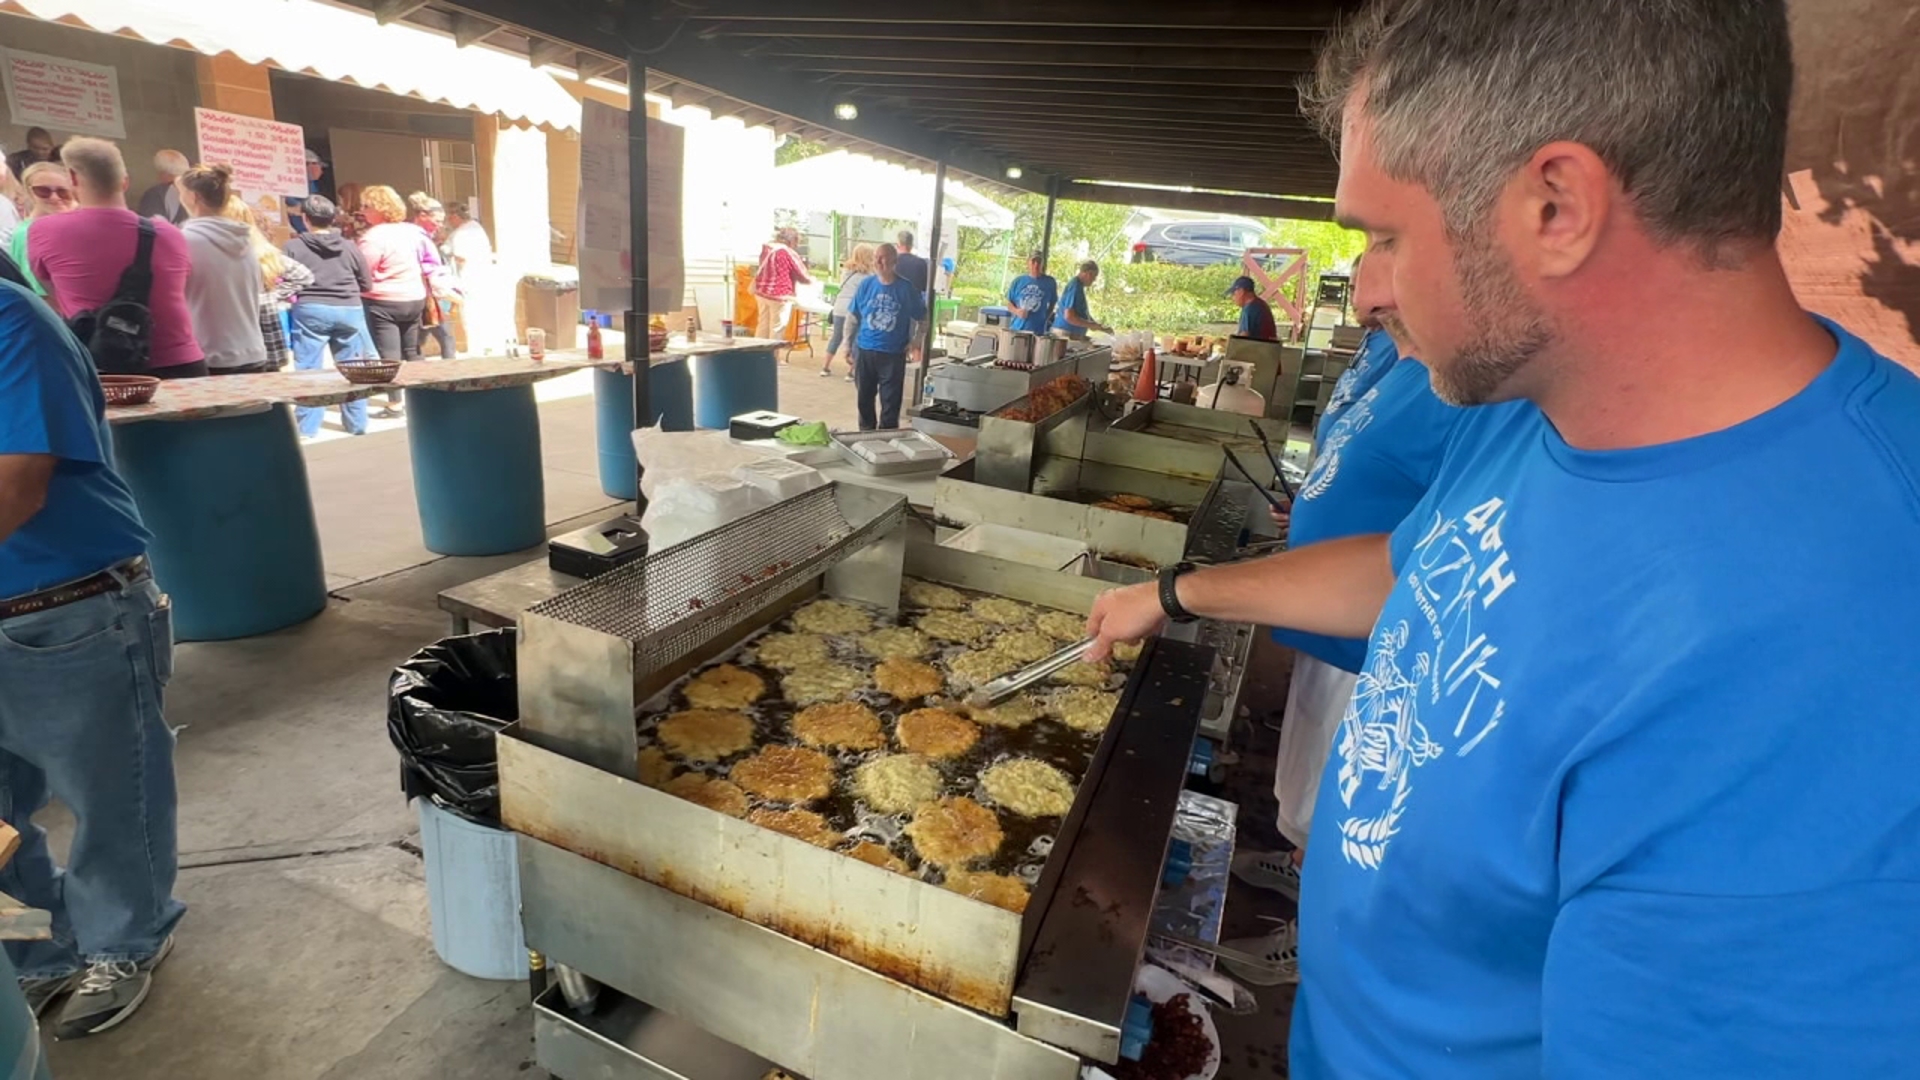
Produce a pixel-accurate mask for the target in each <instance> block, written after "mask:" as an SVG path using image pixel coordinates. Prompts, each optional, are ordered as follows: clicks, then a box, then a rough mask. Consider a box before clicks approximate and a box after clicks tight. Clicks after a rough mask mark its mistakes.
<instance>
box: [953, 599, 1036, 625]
mask: <svg viewBox="0 0 1920 1080" xmlns="http://www.w3.org/2000/svg"><path fill="white" fill-rule="evenodd" d="M967 610H968V611H970V612H972V613H973V614H974V615H975V616H976V617H978V618H981V619H985V620H986V621H987V622H990V623H999V624H1000V625H1002V626H1019V625H1021V624H1022V623H1025V622H1026V621H1027V620H1029V619H1031V618H1033V609H1032V608H1030V607H1028V606H1027V605H1025V604H1022V603H1020V602H1019V601H1018V600H1009V599H1007V598H1006V597H1004V596H983V597H981V598H980V599H978V600H975V601H974V602H973V606H972V607H970V608H968V609H967Z"/></svg>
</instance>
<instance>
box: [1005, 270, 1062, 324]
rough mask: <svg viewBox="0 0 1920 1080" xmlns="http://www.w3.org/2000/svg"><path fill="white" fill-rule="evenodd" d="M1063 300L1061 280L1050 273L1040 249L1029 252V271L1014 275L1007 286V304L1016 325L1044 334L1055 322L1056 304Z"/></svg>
mask: <svg viewBox="0 0 1920 1080" xmlns="http://www.w3.org/2000/svg"><path fill="white" fill-rule="evenodd" d="M1059 302H1060V283H1059V282H1057V281H1055V280H1053V277H1052V275H1050V274H1048V273H1047V268H1046V265H1045V262H1044V261H1043V260H1042V259H1041V258H1040V253H1039V252H1037V251H1036V252H1034V253H1033V254H1031V255H1028V256H1027V272H1026V273H1024V274H1021V275H1020V276H1019V277H1017V278H1014V279H1013V284H1012V285H1011V286H1009V287H1008V289H1007V308H1008V310H1010V311H1012V312H1013V328H1014V329H1015V330H1024V331H1026V332H1027V333H1029V334H1044V333H1046V332H1047V328H1048V327H1050V326H1052V325H1053V306H1054V305H1055V304H1057V303H1059Z"/></svg>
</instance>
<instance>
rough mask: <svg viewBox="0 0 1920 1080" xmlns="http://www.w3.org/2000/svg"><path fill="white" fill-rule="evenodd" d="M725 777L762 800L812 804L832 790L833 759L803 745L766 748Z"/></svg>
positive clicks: (741, 763) (738, 765) (736, 766)
mask: <svg viewBox="0 0 1920 1080" xmlns="http://www.w3.org/2000/svg"><path fill="white" fill-rule="evenodd" d="M729 775H730V776H731V777H732V779H733V782H734V783H736V784H739V785H740V786H741V787H743V788H745V789H747V791H749V792H751V793H752V794H755V795H758V796H760V797H761V798H763V799H777V800H779V801H781V802H812V801H813V800H815V799H824V798H826V796H827V792H829V791H832V790H833V759H832V758H830V757H828V756H827V755H825V754H823V753H821V752H820V751H818V750H809V749H807V748H806V747H804V746H769V747H766V748H764V749H762V750H761V751H760V752H759V753H757V754H755V755H753V756H752V757H750V758H748V759H747V760H745V761H742V762H740V763H739V764H737V765H735V766H734V767H733V771H732V772H731V773H730V774H729ZM769 827H771V826H769Z"/></svg>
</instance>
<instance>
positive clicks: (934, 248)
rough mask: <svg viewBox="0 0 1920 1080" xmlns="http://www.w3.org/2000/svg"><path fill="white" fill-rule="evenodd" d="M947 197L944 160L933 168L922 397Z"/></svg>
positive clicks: (916, 404) (929, 358)
mask: <svg viewBox="0 0 1920 1080" xmlns="http://www.w3.org/2000/svg"><path fill="white" fill-rule="evenodd" d="M946 197H947V162H946V159H945V158H942V159H940V160H939V161H938V162H935V163H934V166H933V236H932V237H931V238H930V239H928V241H927V254H929V255H931V256H933V257H932V258H930V259H928V260H927V333H926V336H925V337H923V338H922V339H921V341H920V383H919V385H920V392H921V394H922V395H924V394H925V392H926V385H927V367H928V365H930V364H932V363H933V335H934V323H935V322H937V321H938V320H936V319H935V318H934V317H933V302H934V297H935V296H937V295H938V292H937V290H936V288H935V286H936V285H938V284H939V281H940V211H941V209H942V206H943V204H944V203H945V202H946ZM954 250H955V251H956V252H957V251H958V250H959V249H958V248H957V247H956V248H955V249H954ZM913 407H914V408H916V409H917V408H919V407H920V401H919V399H918V398H915V400H914V402H913Z"/></svg>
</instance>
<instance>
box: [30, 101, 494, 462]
mask: <svg viewBox="0 0 1920 1080" xmlns="http://www.w3.org/2000/svg"><path fill="white" fill-rule="evenodd" d="M6 164H7V168H6V169H5V170H3V171H0V251H4V252H5V253H6V258H7V262H8V264H9V265H8V266H6V267H5V271H6V273H7V274H8V276H9V277H10V278H11V279H12V280H15V281H16V282H18V283H20V284H23V285H24V286H25V287H27V288H28V289H30V290H32V291H33V292H35V293H37V294H39V295H40V296H42V297H44V298H45V299H46V300H47V302H48V303H49V304H50V305H52V307H53V308H54V310H55V311H56V312H58V313H59V315H60V316H61V317H63V318H64V319H65V320H67V321H68V322H69V324H71V325H73V326H74V327H76V329H80V330H83V331H85V332H83V333H82V334H81V337H82V343H83V344H84V345H88V346H89V347H90V351H92V352H93V354H94V355H95V358H96V361H97V362H100V363H105V361H104V360H102V357H105V356H108V355H112V356H113V357H114V360H113V363H112V364H111V365H108V366H103V367H102V368H101V370H103V371H107V370H108V367H109V366H110V367H112V368H113V370H114V371H116V372H117V373H122V374H133V373H139V374H149V375H153V376H157V377H159V378H164V379H181V378H195V377H200V376H207V375H237V374H247V373H255V372H262V371H277V370H281V369H283V368H285V367H286V366H287V365H288V363H289V362H291V363H292V365H293V366H294V367H295V368H296V369H299V370H313V369H318V368H321V367H323V366H325V364H326V362H327V357H328V355H329V354H331V356H332V358H333V360H334V361H335V362H339V361H346V360H353V359H360V358H372V357H379V358H381V359H387V360H417V359H419V358H420V357H421V356H422V351H421V345H422V339H423V337H431V338H432V339H433V341H434V342H435V344H436V347H437V351H438V354H439V356H440V357H442V358H445V359H453V358H455V357H456V356H457V355H458V354H457V350H456V339H455V334H454V329H453V327H454V323H455V320H456V319H457V318H458V316H459V313H460V303H461V300H462V297H463V294H464V282H465V280H466V279H467V278H470V277H473V276H477V275H479V274H481V273H482V272H483V267H485V266H488V265H491V263H492V261H493V252H492V245H491V242H490V241H489V239H488V237H487V235H486V232H485V229H484V228H483V227H482V226H481V225H480V224H479V223H478V222H477V221H474V220H473V219H472V217H471V216H470V215H469V213H468V211H467V208H466V207H465V206H464V205H462V204H458V203H456V204H454V205H452V206H443V205H442V204H441V203H440V202H439V200H437V199H435V198H433V197H432V196H431V195H428V194H427V193H425V192H421V191H416V192H414V193H413V194H411V195H410V196H408V197H406V198H405V199H402V198H401V196H400V194H399V193H398V192H397V191H395V190H394V189H393V188H392V187H389V186H386V185H382V184H374V185H360V184H351V183H349V184H341V185H340V186H339V188H338V190H337V195H338V200H337V201H336V200H335V199H330V198H328V197H327V196H325V195H323V194H320V193H319V188H320V183H319V181H320V179H321V177H322V176H323V175H324V172H325V169H326V164H325V162H324V161H322V160H321V159H320V157H319V155H317V154H315V153H313V152H312V151H308V153H307V169H308V177H309V180H310V187H311V188H312V193H311V194H309V195H307V196H306V197H304V198H300V197H291V198H288V199H286V201H285V210H286V218H287V224H288V226H289V227H290V229H291V232H292V235H291V236H290V237H289V238H288V239H287V240H286V242H285V243H284V244H278V245H276V244H275V243H273V242H272V241H271V240H269V239H268V233H269V231H270V230H271V229H272V227H273V225H274V224H275V222H272V221H269V220H267V218H266V217H263V215H262V214H261V213H260V212H259V211H258V210H256V209H255V208H254V207H253V206H252V205H250V204H249V203H248V202H247V201H246V199H245V198H243V197H242V195H241V194H240V192H239V191H238V190H237V189H236V187H235V185H234V180H233V171H232V169H231V168H229V167H228V166H225V165H222V164H218V163H203V164H199V165H194V164H192V163H191V162H190V161H189V160H188V159H187V157H186V155H184V154H182V153H180V152H179V151H177V150H162V151H160V152H159V153H157V154H155V155H154V157H153V169H154V180H153V182H152V183H151V184H150V185H149V186H147V187H145V188H144V189H143V190H142V191H141V192H140V194H139V195H138V197H137V199H136V200H135V201H134V205H133V206H132V207H131V208H130V207H129V205H128V193H129V189H130V177H129V175H128V170H127V166H126V162H125V161H124V159H123V158H122V156H121V153H120V150H119V148H118V147H117V146H115V145H114V144H113V143H111V142H108V141H106V140H103V139H93V138H78V137H77V138H72V139H69V140H67V141H66V142H65V143H62V144H58V145H56V144H55V143H54V141H53V138H52V136H51V135H49V134H48V133H47V132H46V131H44V130H42V129H39V128H35V129H32V130H31V131H29V133H28V137H27V145H26V147H25V148H23V149H21V150H20V151H18V152H16V153H13V154H9V155H7V157H6ZM269 209H271V207H269ZM128 303H130V304H132V305H135V306H136V307H138V308H140V309H143V310H144V313H145V314H144V316H143V319H142V320H141V322H143V325H139V326H136V327H135V328H134V329H133V330H131V331H130V332H128V333H127V334H123V335H121V338H122V340H120V341H119V343H118V344H119V347H118V348H114V349H107V348H104V347H96V345H97V342H98V340H99V339H98V337H97V334H98V327H99V326H100V325H102V324H107V325H109V327H110V328H111V327H113V326H125V325H128V324H127V323H126V322H125V320H117V321H116V320H113V319H106V320H102V319H100V318H98V316H99V314H100V313H101V312H103V310H105V309H107V308H109V307H110V306H112V305H116V304H121V305H125V304H128ZM120 310H124V308H123V309H120ZM384 404H385V410H384V415H389V416H392V415H398V414H399V411H400V409H401V401H400V398H399V395H398V393H397V392H396V393H394V394H392V395H390V396H389V398H388V399H387V401H386V402H385V403H384ZM341 411H342V420H343V424H344V427H345V429H346V430H347V431H348V432H349V433H350V434H356V435H358V434H364V433H365V432H366V430H367V406H366V403H365V402H362V401H355V402H350V403H348V404H346V405H343V406H342V407H341ZM323 412H324V410H321V409H311V408H302V409H300V410H299V418H298V419H299V426H300V431H301V434H302V435H304V436H307V437H312V436H315V435H317V434H319V431H320V425H321V421H322V413H323Z"/></svg>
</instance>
